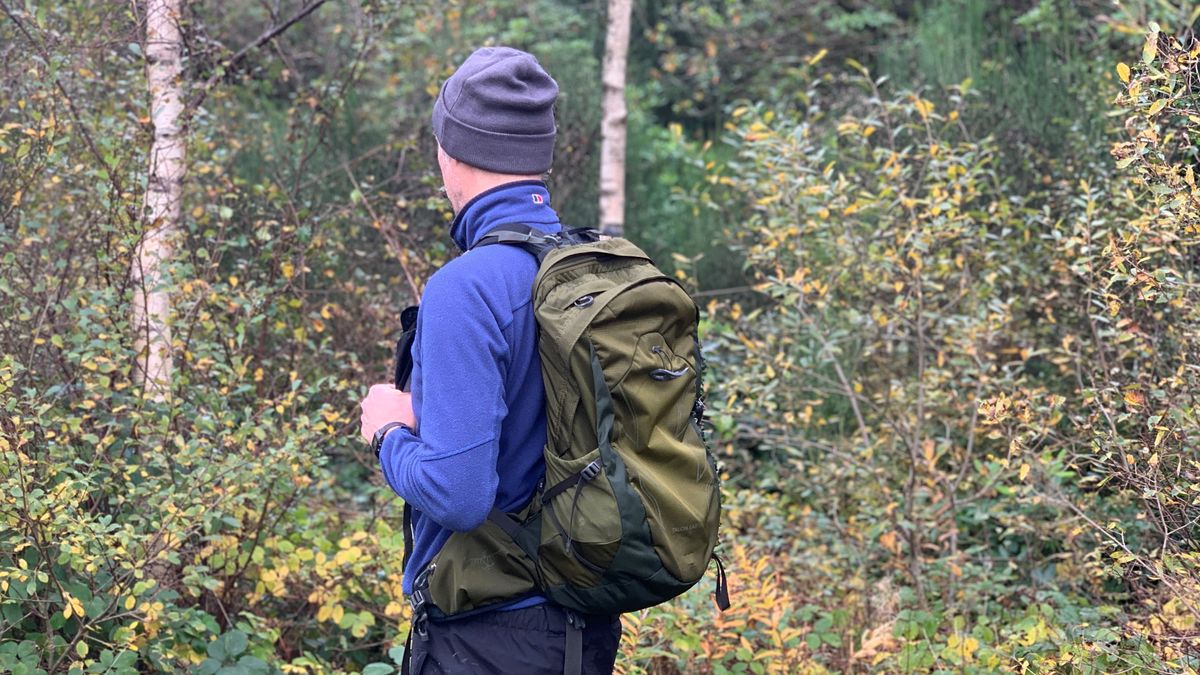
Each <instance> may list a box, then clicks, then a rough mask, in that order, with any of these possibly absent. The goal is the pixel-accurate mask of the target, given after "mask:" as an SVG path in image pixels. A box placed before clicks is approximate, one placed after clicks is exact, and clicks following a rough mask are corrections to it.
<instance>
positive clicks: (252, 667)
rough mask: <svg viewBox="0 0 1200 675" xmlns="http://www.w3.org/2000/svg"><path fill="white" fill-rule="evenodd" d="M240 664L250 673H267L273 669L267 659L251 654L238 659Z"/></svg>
mask: <svg viewBox="0 0 1200 675" xmlns="http://www.w3.org/2000/svg"><path fill="white" fill-rule="evenodd" d="M238 666H240V667H241V668H243V669H244V670H246V672H250V673H267V672H270V670H271V668H270V666H268V665H267V662H266V661H263V660H262V659H260V658H258V657H257V656H250V655H249V654H247V655H245V656H243V657H242V658H240V659H238Z"/></svg>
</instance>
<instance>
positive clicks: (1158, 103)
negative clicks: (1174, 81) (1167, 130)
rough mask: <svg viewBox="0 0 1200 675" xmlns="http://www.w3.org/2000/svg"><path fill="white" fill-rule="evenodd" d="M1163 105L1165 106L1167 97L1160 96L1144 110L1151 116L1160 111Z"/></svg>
mask: <svg viewBox="0 0 1200 675" xmlns="http://www.w3.org/2000/svg"><path fill="white" fill-rule="evenodd" d="M1165 107H1167V99H1165V98H1160V99H1158V100H1157V101H1155V102H1154V103H1153V105H1151V106H1150V109H1149V110H1147V111H1146V115H1148V116H1150V117H1153V116H1155V115H1157V114H1158V113H1160V112H1162V109H1163V108H1165Z"/></svg>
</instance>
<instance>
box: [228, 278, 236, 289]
mask: <svg viewBox="0 0 1200 675" xmlns="http://www.w3.org/2000/svg"><path fill="white" fill-rule="evenodd" d="M229 285H230V286H233V287H234V288H237V285H238V278H237V277H235V276H233V275H230V276H229Z"/></svg>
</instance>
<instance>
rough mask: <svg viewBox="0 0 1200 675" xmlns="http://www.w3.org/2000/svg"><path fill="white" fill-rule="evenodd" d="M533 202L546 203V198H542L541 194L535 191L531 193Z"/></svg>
mask: <svg viewBox="0 0 1200 675" xmlns="http://www.w3.org/2000/svg"><path fill="white" fill-rule="evenodd" d="M533 203H534V204H544V203H546V200H544V199H542V196H541V195H539V194H538V193H536V192H535V193H533Z"/></svg>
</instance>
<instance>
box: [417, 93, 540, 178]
mask: <svg viewBox="0 0 1200 675" xmlns="http://www.w3.org/2000/svg"><path fill="white" fill-rule="evenodd" d="M433 132H434V136H436V137H437V140H438V143H439V144H440V145H441V146H442V150H445V151H446V154H447V155H450V156H451V157H453V158H454V159H457V160H458V161H460V162H465V163H467V164H470V165H471V166H474V167H478V168H480V169H484V170H485V171H494V172H496V173H507V174H539V173H545V172H547V171H549V170H550V167H551V166H552V165H553V164H554V138H555V132H554V131H550V132H548V133H542V134H512V133H504V132H498V131H488V130H486V129H479V128H477V127H473V126H471V125H469V124H467V123H465V122H463V121H462V120H459V119H456V118H455V117H454V116H453V115H451V114H450V112H449V111H447V110H446V107H445V104H444V103H443V102H442V100H441V98H440V97H439V98H438V100H437V102H436V103H434V107H433Z"/></svg>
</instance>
